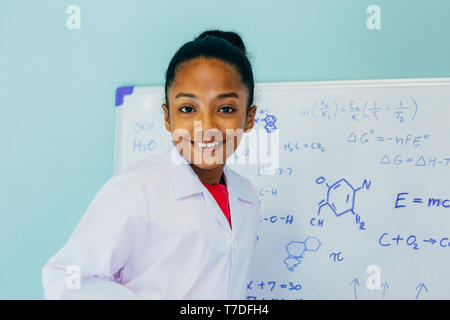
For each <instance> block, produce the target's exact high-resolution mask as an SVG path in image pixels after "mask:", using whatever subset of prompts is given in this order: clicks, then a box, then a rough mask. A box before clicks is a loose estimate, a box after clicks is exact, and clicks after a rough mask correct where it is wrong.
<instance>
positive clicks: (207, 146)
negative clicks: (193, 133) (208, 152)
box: [196, 142, 219, 148]
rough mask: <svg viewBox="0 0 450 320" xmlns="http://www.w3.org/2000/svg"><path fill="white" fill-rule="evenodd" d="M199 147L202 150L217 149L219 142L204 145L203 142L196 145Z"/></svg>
mask: <svg viewBox="0 0 450 320" xmlns="http://www.w3.org/2000/svg"><path fill="white" fill-rule="evenodd" d="M196 144H197V146H199V147H200V148H212V147H215V146H217V145H218V144H219V142H211V143H203V142H198V143H196Z"/></svg>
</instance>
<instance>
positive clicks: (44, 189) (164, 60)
mask: <svg viewBox="0 0 450 320" xmlns="http://www.w3.org/2000/svg"><path fill="white" fill-rule="evenodd" d="M71 4H75V5H79V6H80V8H81V30H68V29H67V27H66V20H67V18H68V14H66V9H67V7H68V6H69V5H71ZM371 4H376V5H378V6H379V7H380V8H381V27H382V28H381V30H372V31H369V30H368V29H367V27H366V19H367V14H366V8H367V7H368V6H369V5H371ZM449 14H450V1H447V0H427V1H425V0H420V1H419V0H394V1H393V0H371V1H367V0H341V1H336V0H322V1H319V0H292V1H287V0H277V1H274V0H272V1H263V0H257V1H248V0H226V1H215V0H202V1H185V0H182V1H180V0H170V1H156V0H155V1H143V0H142V1H139V0H126V1H125V0H122V1H119V0H117V1H106V0H72V1H64V0H51V1H50V0H40V1H34V0H29V1H23V0H2V1H1V7H0V106H1V113H0V115H1V117H0V145H1V149H0V150H1V151H0V152H1V153H0V170H1V176H0V218H1V219H0V248H1V252H0V298H3V299H41V298H43V293H42V286H41V273H40V272H41V267H42V265H43V264H44V263H45V262H46V261H47V260H48V259H49V258H50V257H51V256H52V255H53V254H54V253H56V251H57V250H58V249H59V248H60V247H61V246H62V245H63V244H64V243H65V241H66V240H67V238H68V237H69V235H70V233H71V232H72V231H73V228H74V227H75V225H76V223H77V222H78V221H79V219H80V217H81V215H82V214H83V212H84V210H85V209H86V208H87V206H88V205H89V203H90V202H91V200H92V199H93V197H94V196H95V194H96V193H97V191H98V190H99V189H100V187H101V186H102V185H103V184H104V183H105V182H106V180H108V179H109V178H110V177H111V176H112V174H113V152H114V150H113V141H114V121H115V115H114V92H115V88H116V87H118V86H122V85H134V86H139V85H149V86H151V85H162V84H163V83H164V78H163V76H164V72H165V69H166V67H167V65H168V63H169V60H170V58H171V56H172V55H173V53H174V52H175V51H176V49H177V48H178V47H179V46H180V45H182V44H183V43H184V42H185V41H188V40H191V39H192V38H193V37H195V36H196V35H198V34H199V33H200V32H201V31H203V30H205V29H208V28H222V29H231V30H236V31H238V32H240V33H241V34H242V36H243V37H244V41H245V42H246V45H247V46H248V49H249V51H250V54H251V56H252V57H253V58H252V60H251V61H252V63H253V66H254V72H255V78H256V81H257V82H276V81H313V80H339V79H349V80H350V79H380V78H421V77H449V76H450V62H449V60H450V59H449V52H450V41H449V39H450V20H449V18H448V17H449Z"/></svg>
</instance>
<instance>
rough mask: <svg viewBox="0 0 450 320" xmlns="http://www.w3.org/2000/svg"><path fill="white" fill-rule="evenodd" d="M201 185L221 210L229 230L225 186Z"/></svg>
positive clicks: (229, 221)
mask: <svg viewBox="0 0 450 320" xmlns="http://www.w3.org/2000/svg"><path fill="white" fill-rule="evenodd" d="M202 183H203V182H202ZM203 185H204V186H205V187H206V189H208V190H209V192H210V193H211V195H212V196H213V197H214V199H216V202H217V204H218V205H219V207H220V209H222V212H223V214H224V215H225V217H226V218H227V220H228V223H229V224H230V228H231V216H230V203H229V202H228V190H227V186H226V185H225V184H221V183H217V184H206V183H203Z"/></svg>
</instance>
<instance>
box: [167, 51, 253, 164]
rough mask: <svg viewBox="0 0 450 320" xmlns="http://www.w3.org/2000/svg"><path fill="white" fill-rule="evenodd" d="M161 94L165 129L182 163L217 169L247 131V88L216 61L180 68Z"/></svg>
mask: <svg viewBox="0 0 450 320" xmlns="http://www.w3.org/2000/svg"><path fill="white" fill-rule="evenodd" d="M167 95H168V97H167V99H168V103H169V106H170V109H168V108H167V106H166V104H163V105H162V107H163V109H164V115H165V126H166V129H167V130H168V131H169V132H171V134H172V140H173V143H174V144H175V145H177V148H178V150H179V151H180V152H181V153H182V155H183V156H184V157H185V158H186V160H187V161H188V162H189V163H191V164H194V165H195V166H197V167H199V168H201V169H213V168H217V167H219V166H221V167H223V166H224V165H225V162H226V159H227V158H228V157H229V156H230V155H231V154H233V152H234V151H235V150H236V148H237V147H238V145H239V143H240V141H241V138H242V135H243V133H244V132H248V131H250V130H251V129H252V128H253V125H254V119H255V113H256V106H252V107H251V108H250V109H249V112H248V117H247V118H246V112H247V101H248V100H247V99H248V92H247V89H246V88H245V87H244V86H243V85H242V84H241V83H240V76H239V74H238V73H237V72H236V71H235V69H234V67H232V66H231V65H230V64H228V63H226V62H223V61H221V60H218V59H211V58H203V57H201V58H196V59H193V60H190V61H188V62H186V63H184V64H182V65H180V66H179V69H178V70H177V73H176V79H175V81H174V83H173V85H172V87H170V88H169V90H168V93H167ZM199 143H200V144H199ZM203 143H207V145H206V147H205V144H203ZM212 143H215V144H212Z"/></svg>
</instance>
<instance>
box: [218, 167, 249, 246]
mask: <svg viewBox="0 0 450 320" xmlns="http://www.w3.org/2000/svg"><path fill="white" fill-rule="evenodd" d="M223 171H224V175H225V183H226V184H227V190H228V198H229V203H230V215H231V225H232V227H233V228H232V232H233V238H235V237H236V236H237V234H238V232H239V230H240V229H241V227H242V225H243V224H244V222H245V219H246V215H247V214H248V213H247V212H246V211H245V210H244V203H243V202H254V201H255V199H253V197H252V195H251V193H250V192H249V190H248V189H247V188H245V186H244V185H243V183H242V181H241V180H240V179H239V177H238V175H237V174H236V172H234V171H233V170H232V169H231V168H229V167H228V165H227V164H226V165H225V167H224V169H223ZM222 215H223V214H222Z"/></svg>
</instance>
